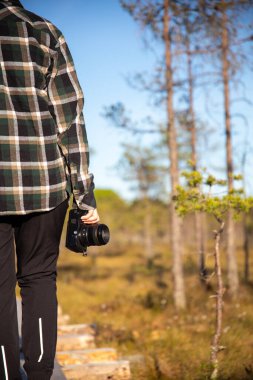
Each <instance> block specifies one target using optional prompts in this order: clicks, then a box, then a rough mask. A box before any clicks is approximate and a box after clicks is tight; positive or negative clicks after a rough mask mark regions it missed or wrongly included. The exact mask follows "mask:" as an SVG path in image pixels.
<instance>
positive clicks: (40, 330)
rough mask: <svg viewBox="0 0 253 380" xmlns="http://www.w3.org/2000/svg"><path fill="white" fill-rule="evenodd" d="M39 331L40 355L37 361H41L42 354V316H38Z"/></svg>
mask: <svg viewBox="0 0 253 380" xmlns="http://www.w3.org/2000/svg"><path fill="white" fill-rule="evenodd" d="M39 333H40V357H39V360H38V363H39V362H40V361H41V359H42V356H43V354H44V349H43V334H42V318H39Z"/></svg>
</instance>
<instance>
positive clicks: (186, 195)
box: [174, 170, 253, 379]
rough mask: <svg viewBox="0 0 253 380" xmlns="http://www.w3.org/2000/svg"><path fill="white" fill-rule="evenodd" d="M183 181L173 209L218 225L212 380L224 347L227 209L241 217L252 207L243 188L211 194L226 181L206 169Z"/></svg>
mask: <svg viewBox="0 0 253 380" xmlns="http://www.w3.org/2000/svg"><path fill="white" fill-rule="evenodd" d="M182 175H183V177H184V178H185V180H186V184H185V186H184V187H183V186H178V187H177V195H176V196H175V197H174V201H175V202H176V209H177V212H178V213H179V215H181V216H183V215H185V214H187V213H189V212H205V213H207V214H210V215H212V216H213V217H214V218H215V219H216V221H217V222H218V226H219V227H218V228H217V230H215V231H214V238H215V244H214V261H215V269H214V274H215V275H216V281H217V290H216V294H215V298H216V326H215V334H214V336H213V339H212V346H211V358H210V360H211V364H212V368H213V369H212V374H211V379H217V376H218V364H219V362H218V353H219V351H220V350H221V349H223V347H222V346H221V345H220V338H221V334H222V316H223V295H224V292H225V288H224V285H223V276H222V268H221V263H220V240H221V236H222V233H223V231H224V226H225V216H226V214H227V213H228V212H231V211H233V216H234V218H235V219H238V218H239V217H240V214H241V213H244V212H248V211H249V210H250V209H251V208H252V207H253V198H252V197H248V198H245V197H244V195H243V190H242V189H238V190H235V189H231V190H230V191H229V192H228V193H227V194H226V195H223V196H218V195H215V194H213V187H214V186H215V185H218V186H226V185H227V182H226V181H224V180H218V179H216V178H215V177H213V176H212V175H207V174H206V173H205V172H200V171H194V170H193V171H192V172H183V173H182ZM233 179H234V180H241V179H242V177H241V176H234V178H233ZM206 187H209V191H207V192H204V191H203V188H204V189H205V188H206Z"/></svg>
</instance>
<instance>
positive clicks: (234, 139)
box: [23, 0, 253, 380]
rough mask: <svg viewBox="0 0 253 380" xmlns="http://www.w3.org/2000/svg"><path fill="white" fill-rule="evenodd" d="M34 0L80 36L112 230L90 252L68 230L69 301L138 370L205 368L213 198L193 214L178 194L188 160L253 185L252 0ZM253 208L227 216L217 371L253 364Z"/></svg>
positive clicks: (239, 374)
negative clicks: (208, 207)
mask: <svg viewBox="0 0 253 380" xmlns="http://www.w3.org/2000/svg"><path fill="white" fill-rule="evenodd" d="M23 4H24V5H25V6H26V7H27V8H28V9H30V10H32V11H34V12H35V13H39V14H41V15H43V16H44V17H46V18H48V19H50V20H51V21H53V22H54V23H55V24H57V26H58V27H59V28H60V29H61V30H62V31H63V33H64V34H65V36H66V38H67V40H68V41H69V46H70V49H71V51H72V55H73V58H74V61H75V64H76V68H77V72H78V75H79V78H80V82H81V85H82V86H83V88H84V92H85V98H86V107H85V119H86V123H87V131H88V137H89V141H90V146H91V147H92V148H93V147H94V150H93V149H92V152H91V171H92V172H94V174H95V179H96V181H95V182H96V186H97V189H96V198H97V203H98V210H99V213H100V216H101V220H102V221H103V222H104V223H106V224H108V225H109V226H110V229H111V242H110V244H108V245H107V246H105V247H100V248H91V249H89V252H88V257H87V258H85V259H84V258H82V257H79V256H77V255H76V254H73V253H71V252H69V251H67V250H66V249H65V248H64V238H65V236H64V234H63V241H62V247H61V248H62V249H61V256H60V261H59V281H58V293H59V301H60V303H61V304H62V307H63V309H64V311H65V312H67V313H68V314H70V316H71V320H72V321H73V322H86V323H96V325H97V327H98V332H99V333H98V335H97V344H98V345H100V344H101V346H102V345H105V344H107V345H108V344H110V345H111V346H115V347H117V348H118V350H119V351H120V352H121V354H122V355H125V356H126V357H129V358H133V362H132V372H133V378H134V379H140V380H141V379H150V380H151V379H207V378H209V377H210V376H211V373H212V368H211V366H210V361H209V356H210V346H211V342H212V336H213V334H214V331H215V308H216V306H215V299H214V298H213V296H214V295H215V294H216V279H215V276H214V275H213V273H214V257H213V251H214V242H213V239H214V237H213V230H214V229H216V228H217V223H216V221H215V218H213V216H212V215H206V214H205V213H203V212H201V213H196V212H192V213H189V214H187V216H185V217H184V218H182V217H181V216H179V215H178V214H177V212H176V211H175V203H174V202H173V200H172V199H173V197H175V196H176V194H177V186H178V185H179V184H181V185H182V186H183V187H185V186H186V181H185V177H182V176H181V172H182V170H184V171H187V172H191V171H192V170H193V171H195V172H196V171H199V170H204V172H205V170H206V172H207V173H206V176H208V174H212V175H214V176H215V177H217V178H219V179H223V180H226V184H225V185H226V186H225V187H224V186H223V187H222V188H220V186H218V185H217V186H216V185H215V186H213V190H212V194H211V195H210V196H212V197H213V196H214V197H216V198H218V199H221V197H222V196H224V195H226V194H237V195H238V196H240V197H241V198H242V199H245V198H247V197H248V196H251V195H253V180H252V178H253V177H252V164H253V155H252V141H253V139H252V137H253V128H252V98H253V97H252V95H253V90H252V84H251V83H252V65H253V62H252V41H253V36H252V21H253V4H252V1H250V0H249V1H244V0H235V1H226V0H220V1H216V0H212V1H211V0H199V1H195V0H193V1H186V0H185V1H184V0H175V1H167V0H164V1H155V0H154V1H149V0H140V1H137V0H136V1H121V2H118V1H116V0H115V1H113V0H107V1H101V0H97V1H94V2H92V4H91V2H88V1H81V0H80V1H78V0H76V1H75V2H71V3H70V2H68V1H61V6H60V10H59V4H58V5H57V2H54V5H52V4H51V2H49V1H44V2H43V3H40V4H35V3H34V2H31V1H29V0H24V1H23ZM70 15H71V17H70ZM204 175H205V174H204ZM238 175H243V178H242V179H241V177H240V176H239V177H238ZM236 178H237V179H239V181H236V182H235V179H236ZM223 185H224V184H223ZM197 187H198V186H197ZM201 191H203V192H204V193H207V192H208V191H209V189H208V186H207V184H206V183H205V184H204V185H203V187H202V188H201ZM252 216H253V213H252V212H249V213H247V214H242V218H241V220H240V221H238V222H235V221H234V219H233V212H232V211H229V212H228V213H227V214H226V215H225V219H224V220H225V230H224V233H223V234H222V241H221V256H222V257H221V266H222V270H223V277H224V287H225V289H226V291H225V294H224V304H223V314H224V316H223V319H224V320H223V325H222V337H221V341H222V346H223V348H224V349H223V350H222V351H221V352H220V353H219V355H220V356H219V357H220V368H219V375H218V376H219V377H218V378H219V379H238V380H242V379H250V378H252V377H253V367H252V356H253V335H252V334H251V333H250V332H251V331H252V326H253V310H252V306H251V305H252V284H253V282H252V276H253V274H252V270H253V268H252V258H251V251H252V230H253V223H252ZM138 355H139V356H138ZM138 357H139V358H140V357H141V358H142V359H141V360H137V359H138ZM134 358H135V359H134Z"/></svg>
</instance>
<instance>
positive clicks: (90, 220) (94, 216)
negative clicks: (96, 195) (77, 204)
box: [81, 208, 100, 224]
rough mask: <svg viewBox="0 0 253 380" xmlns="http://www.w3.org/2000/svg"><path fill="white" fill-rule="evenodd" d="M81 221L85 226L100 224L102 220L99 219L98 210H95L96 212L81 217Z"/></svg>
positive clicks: (91, 211) (92, 211)
mask: <svg viewBox="0 0 253 380" xmlns="http://www.w3.org/2000/svg"><path fill="white" fill-rule="evenodd" d="M81 220H82V222H83V223H85V224H94V223H98V222H99V220H100V218H99V215H98V212H97V209H96V208H95V209H94V210H90V211H89V212H88V213H87V214H86V215H83V216H82V217H81Z"/></svg>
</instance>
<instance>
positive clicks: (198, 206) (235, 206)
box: [173, 171, 253, 220]
mask: <svg viewBox="0 0 253 380" xmlns="http://www.w3.org/2000/svg"><path fill="white" fill-rule="evenodd" d="M182 176H183V177H184V178H185V180H186V185H185V186H178V187H177V194H176V195H175V197H174V198H173V199H174V201H175V203H176V209H177V211H178V213H179V214H180V215H186V214H187V213H190V212H193V211H202V212H206V213H207V214H211V215H213V216H214V217H215V218H216V219H217V220H222V219H223V218H224V216H225V214H226V213H227V212H228V211H229V210H232V211H233V215H234V218H235V219H238V218H239V217H240V215H241V214H242V213H245V212H249V210H250V209H251V208H252V207H253V197H248V198H246V197H245V196H244V191H243V189H233V190H232V191H229V192H228V193H226V194H225V195H220V196H217V195H213V194H212V189H213V186H215V185H219V186H223V187H224V186H226V185H227V182H226V181H224V180H220V179H217V178H215V177H214V176H213V175H210V174H207V175H206V176H205V173H202V172H200V171H191V172H183V173H182ZM241 179H242V176H241V175H236V176H234V180H241ZM204 185H207V186H209V191H208V192H204V191H203V188H204Z"/></svg>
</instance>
